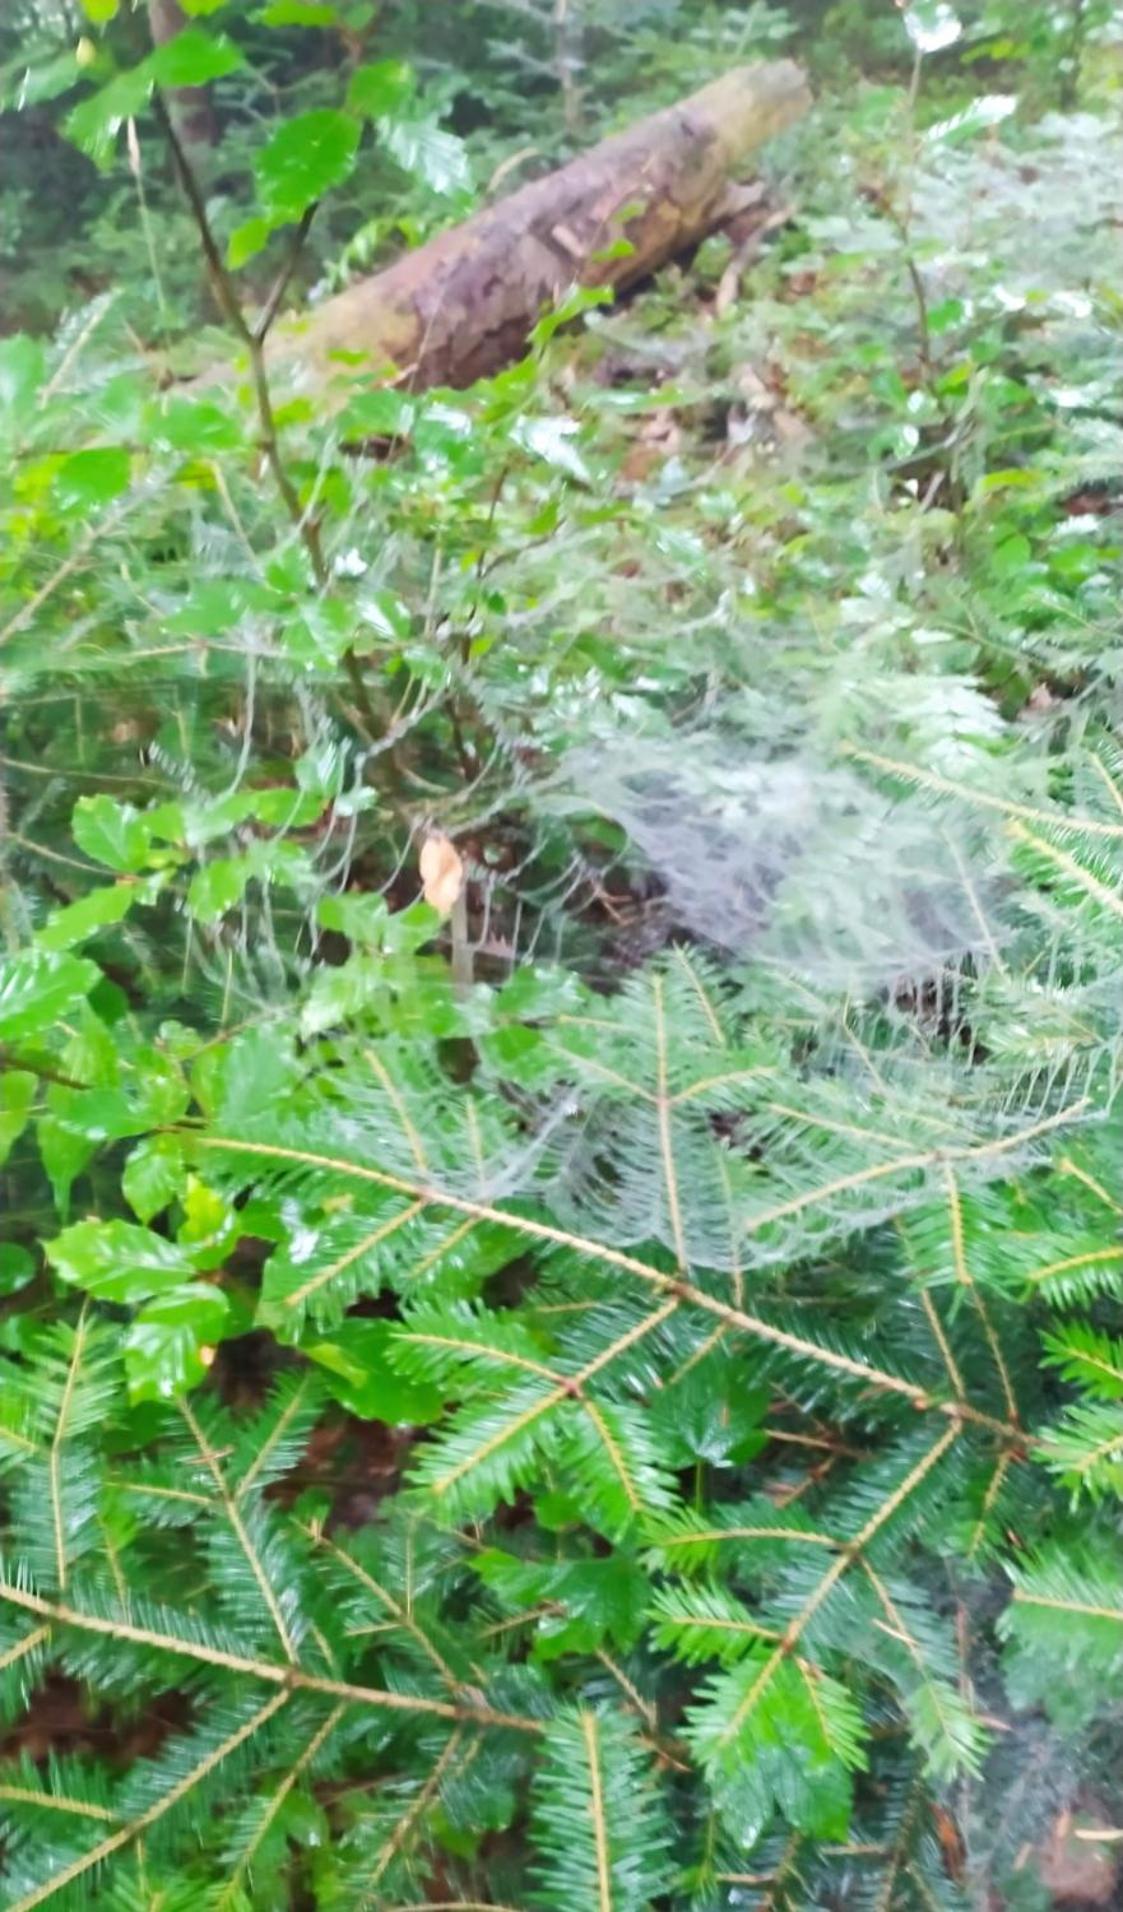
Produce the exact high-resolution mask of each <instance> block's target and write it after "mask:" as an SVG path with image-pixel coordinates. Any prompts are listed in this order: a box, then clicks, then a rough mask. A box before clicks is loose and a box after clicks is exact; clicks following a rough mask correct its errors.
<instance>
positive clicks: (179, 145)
mask: <svg viewBox="0 0 1123 1912" xmlns="http://www.w3.org/2000/svg"><path fill="white" fill-rule="evenodd" d="M153 108H154V111H155V114H156V119H157V123H158V125H159V127H160V130H161V132H162V133H163V135H164V138H165V139H166V141H167V143H168V150H169V151H170V153H171V156H172V162H173V164H174V166H175V171H176V176H177V178H178V180H179V183H180V186H181V187H182V189H183V194H184V197H185V199H186V200H187V204H188V207H189V209H190V212H191V217H192V219H193V220H194V222H195V226H196V228H197V230H198V234H199V243H200V245H201V247H202V251H203V259H204V261H205V263H206V268H207V276H208V278H209V279H210V282H211V287H212V290H213V292H214V296H215V300H216V302H217V304H218V308H219V310H220V312H221V313H222V316H223V318H224V319H225V320H226V321H227V324H228V325H229V326H230V327H231V329H232V330H233V331H234V332H235V333H236V334H237V336H238V338H239V339H240V340H241V342H242V344H243V345H244V346H245V348H246V356H247V358H248V359H249V367H250V379H251V382H252V384H253V392H254V402H255V404H256V406H257V417H258V427H259V431H258V443H259V445H260V447H261V451H262V454H263V455H264V458H265V462H266V464H267V465H268V466H269V470H270V472H271V473H272V477H273V483H274V484H275V485H276V487H277V491H278V493H279V494H280V498H281V503H282V504H283V505H284V507H285V510H286V512H287V513H288V516H289V518H290V520H291V522H292V525H293V529H294V530H295V531H296V533H297V535H298V537H299V538H300V540H301V543H302V544H303V546H304V549H305V551H306V552H307V553H308V562H309V564H310V565H311V567H312V575H313V577H314V579H315V581H316V586H317V589H318V590H320V591H328V590H330V588H331V571H330V568H329V566H328V562H327V559H326V558H325V556H324V548H323V542H322V540H321V537H320V522H319V519H318V518H317V517H316V516H315V515H314V514H313V513H312V512H309V511H305V509H304V508H303V506H302V505H301V502H300V495H299V493H298V491H297V489H296V486H295V484H294V483H293V480H292V476H291V474H290V472H289V470H288V468H287V466H286V464H285V461H284V458H283V457H282V455H281V445H280V437H279V434H278V431H277V417H276V413H275V412H274V410H273V397H272V394H271V392H270V390H269V375H268V370H267V368H266V363H265V338H266V334H267V332H268V330H269V327H270V325H271V324H272V323H273V319H274V318H275V316H276V313H277V309H278V307H279V306H280V303H281V300H282V299H283V297H284V294H285V288H286V287H287V285H288V283H289V280H290V279H291V277H292V273H293V270H294V268H295V266H296V261H297V258H298V257H299V254H300V248H301V246H302V245H303V244H304V240H305V238H306V236H307V233H308V229H309V227H310V225H311V223H312V219H313V217H314V216H315V210H316V209H315V206H314V205H313V206H310V207H308V208H307V209H306V211H305V213H304V215H303V217H302V218H301V220H300V223H299V225H298V227H297V230H296V234H295V237H294V241H293V245H292V247H291V249H290V252H289V257H288V260H287V261H286V263H285V265H284V266H283V267H282V269H281V272H280V274H279V276H278V278H277V281H276V283H275V285H274V287H273V290H272V292H271V293H270V295H269V298H268V299H267V300H266V303H265V308H264V311H263V312H262V315H261V317H260V318H259V320H258V323H257V325H256V327H255V326H251V325H250V323H249V320H248V319H247V318H246V315H245V313H244V312H243V310H242V305H241V301H240V300H239V298H238V294H237V291H236V290H235V287H234V283H233V280H232V279H231V277H230V274H229V272H228V271H227V269H226V266H225V264H224V263H223V258H222V253H221V251H220V250H219V246H218V241H217V240H216V238H215V235H214V229H213V227H212V225H211V222H210V216H209V214H208V212H207V207H206V202H205V200H204V198H203V194H202V190H201V188H200V186H199V181H198V179H197V177H196V175H195V171H194V168H193V166H192V164H191V161H190V159H189V158H188V156H187V152H186V149H185V147H184V144H183V141H182V140H181V138H180V136H179V133H178V132H177V130H176V127H175V122H174V120H173V119H172V115H171V114H170V113H169V111H168V108H167V104H166V102H165V100H164V98H163V95H162V94H161V93H160V91H159V89H157V90H156V91H155V92H154V93H153ZM343 666H344V669H345V670H346V672H347V676H348V679H349V681H350V684H351V692H352V695H353V697H354V699H355V702H356V704H357V706H358V710H359V715H360V717H361V719H362V721H361V723H359V724H357V725H356V728H357V729H358V730H359V731H360V733H361V734H362V736H363V740H364V742H366V743H373V741H374V740H375V738H376V737H377V735H378V733H379V729H380V725H379V720H378V715H377V712H376V711H375V709H374V706H373V704H372V703H371V700H370V694H369V692H368V690H367V686H366V682H365V680H364V677H363V673H362V668H361V666H360V664H359V660H358V658H357V657H356V656H355V653H354V651H353V650H351V649H348V650H346V651H345V652H344V654H343Z"/></svg>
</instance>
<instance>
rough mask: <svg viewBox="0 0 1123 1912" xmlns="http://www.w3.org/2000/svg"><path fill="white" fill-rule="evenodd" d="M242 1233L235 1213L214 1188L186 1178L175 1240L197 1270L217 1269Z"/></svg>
mask: <svg viewBox="0 0 1123 1912" xmlns="http://www.w3.org/2000/svg"><path fill="white" fill-rule="evenodd" d="M240 1232H241V1225H240V1223H239V1220H238V1216H237V1214H236V1213H235V1211H234V1209H232V1208H231V1206H230V1204H229V1202H228V1201H227V1200H226V1198H225V1196H224V1195H221V1194H220V1193H219V1191H218V1189H216V1188H210V1187H209V1186H208V1184H207V1183H206V1182H204V1181H202V1180H201V1179H200V1177H199V1176H198V1175H189V1176H188V1177H187V1185H186V1188H185V1190H184V1195H183V1221H182V1222H181V1224H180V1226H179V1228H178V1229H177V1231H176V1240H177V1242H179V1244H180V1246H181V1247H182V1248H186V1250H187V1252H188V1254H189V1255H190V1256H191V1259H192V1261H193V1262H194V1264H195V1266H196V1268H199V1269H211V1268H217V1267H219V1265H220V1264H221V1263H222V1262H223V1261H225V1259H226V1257H227V1255H228V1254H229V1253H230V1250H231V1249H232V1248H233V1246H234V1244H235V1242H236V1241H237V1240H238V1236H239V1234H240Z"/></svg>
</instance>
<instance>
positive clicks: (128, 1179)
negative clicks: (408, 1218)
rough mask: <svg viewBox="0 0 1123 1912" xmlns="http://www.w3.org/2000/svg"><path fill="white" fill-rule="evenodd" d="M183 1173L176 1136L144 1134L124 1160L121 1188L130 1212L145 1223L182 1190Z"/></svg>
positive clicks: (172, 1200)
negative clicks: (125, 1160) (142, 1138)
mask: <svg viewBox="0 0 1123 1912" xmlns="http://www.w3.org/2000/svg"><path fill="white" fill-rule="evenodd" d="M186 1173H187V1172H186V1169H185V1167H184V1161H183V1146H182V1144H181V1142H180V1141H179V1138H178V1137H177V1136H174V1135H146V1136H145V1137H144V1140H143V1141H141V1142H138V1143H137V1145H136V1147H135V1148H134V1149H133V1150H132V1152H131V1153H130V1155H129V1158H128V1160H127V1162H126V1163H125V1166H124V1169H123V1170H122V1172H121V1190H122V1193H123V1194H124V1197H125V1200H126V1201H127V1202H128V1204H129V1207H130V1208H131V1209H132V1211H133V1213H134V1215H138V1216H139V1217H140V1220H141V1221H142V1222H145V1223H147V1222H150V1221H151V1220H152V1217H153V1216H154V1215H158V1214H159V1213H160V1212H161V1210H162V1209H165V1208H167V1206H168V1204H169V1202H174V1201H175V1199H176V1197H177V1196H178V1195H180V1194H182V1192H183V1189H184V1186H185V1183H186Z"/></svg>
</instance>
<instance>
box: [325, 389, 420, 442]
mask: <svg viewBox="0 0 1123 1912" xmlns="http://www.w3.org/2000/svg"><path fill="white" fill-rule="evenodd" d="M416 411H417V401H416V399H414V398H411V397H410V396H409V394H408V393H406V392H395V391H392V390H391V389H390V387H389V386H383V387H381V388H380V389H379V390H377V391H373V392H356V393H355V395H354V397H353V398H351V399H350V400H349V401H348V403H347V405H346V406H345V408H344V410H343V411H342V412H341V413H340V415H339V432H340V437H341V438H344V439H346V438H351V437H355V438H358V437H362V438H407V437H408V436H409V433H410V431H411V429H412V426H413V420H414V415H415V413H416Z"/></svg>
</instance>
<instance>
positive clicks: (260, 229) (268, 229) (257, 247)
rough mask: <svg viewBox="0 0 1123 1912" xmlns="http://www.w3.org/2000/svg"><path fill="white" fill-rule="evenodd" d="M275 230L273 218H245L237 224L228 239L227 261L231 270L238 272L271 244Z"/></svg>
mask: <svg viewBox="0 0 1123 1912" xmlns="http://www.w3.org/2000/svg"><path fill="white" fill-rule="evenodd" d="M272 232H273V221H272V220H271V219H261V218H256V217H255V218H253V219H243V221H242V223H241V225H239V226H235V228H234V230H233V232H232V233H231V234H230V237H229V239H228V240H227V241H226V263H227V265H228V266H229V267H230V270H231V272H237V271H238V269H239V267H240V266H244V265H245V264H246V262H247V260H249V259H255V258H256V257H257V255H258V253H259V252H260V251H261V250H262V248H263V247H264V246H267V245H268V244H269V240H270V236H271V234H272Z"/></svg>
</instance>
